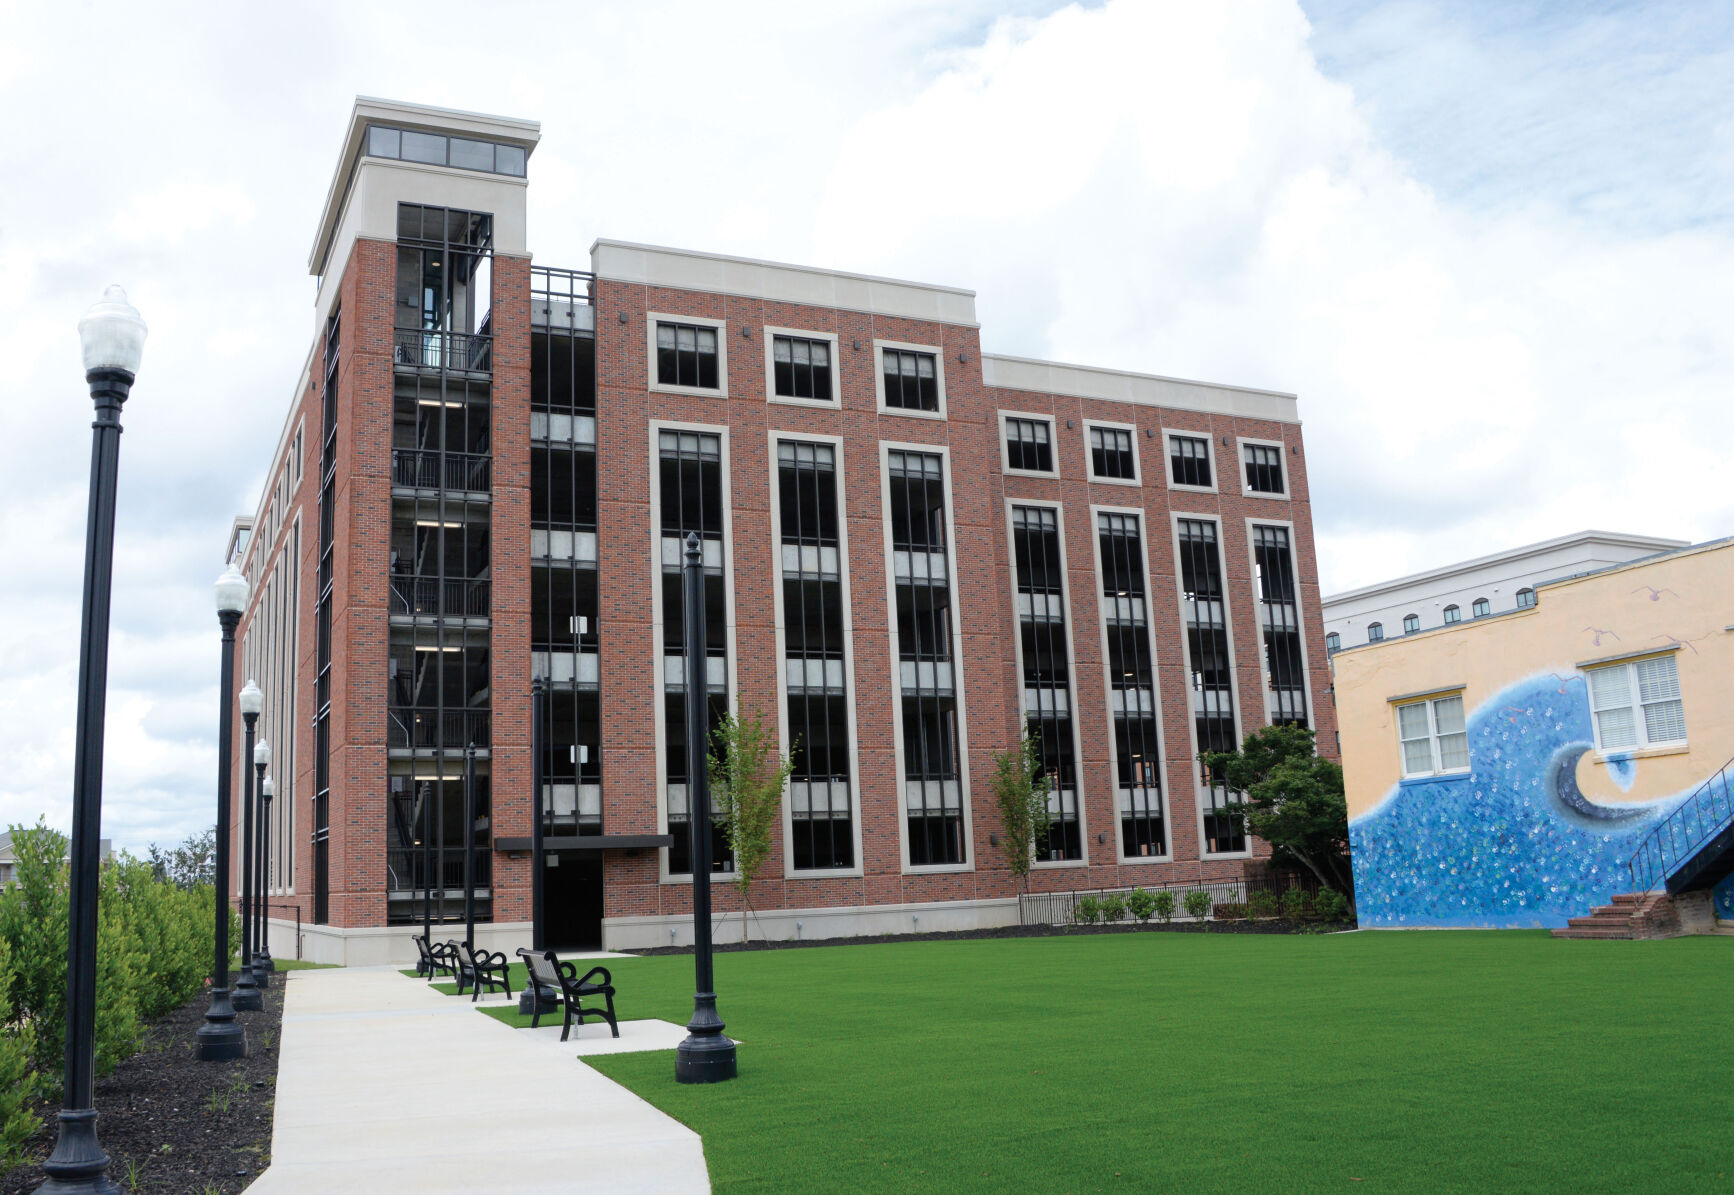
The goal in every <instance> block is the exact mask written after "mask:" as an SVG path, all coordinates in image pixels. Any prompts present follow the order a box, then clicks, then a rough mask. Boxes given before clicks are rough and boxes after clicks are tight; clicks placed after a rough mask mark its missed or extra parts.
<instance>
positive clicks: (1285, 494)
mask: <svg viewBox="0 0 1734 1195" xmlns="http://www.w3.org/2000/svg"><path fill="white" fill-rule="evenodd" d="M1248 444H1257V445H1260V446H1262V447H1265V448H1274V449H1276V459H1277V460H1279V461H1281V462H1282V493H1280V494H1272V493H1268V492H1266V491H1264V490H1255V489H1253V488H1252V487H1251V486H1249V485H1247V484H1246V446H1247V445H1248ZM1288 458H1289V450H1288V445H1287V444H1284V443H1283V442H1282V441H1281V440H1260V439H1258V438H1256V437H1254V436H1236V437H1235V438H1234V464H1235V468H1236V469H1238V470H1240V492H1241V495H1242V496H1243V497H1247V498H1274V499H1276V500H1277V501H1278V502H1287V501H1288V500H1289V497H1290V495H1291V494H1292V492H1293V490H1294V487H1293V486H1292V485H1290V484H1289V474H1290V473H1291V472H1293V470H1292V469H1290V468H1289V463H1288Z"/></svg>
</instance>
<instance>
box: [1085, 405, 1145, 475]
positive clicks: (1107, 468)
mask: <svg viewBox="0 0 1734 1195" xmlns="http://www.w3.org/2000/svg"><path fill="white" fill-rule="evenodd" d="M1084 435H1085V438H1086V439H1087V440H1088V442H1089V450H1090V455H1089V462H1090V474H1089V476H1090V480H1091V481H1101V482H1110V483H1112V484H1114V485H1138V484H1140V481H1139V477H1138V429H1137V428H1135V427H1133V426H1132V425H1131V424H1130V423H1097V422H1095V421H1094V420H1085V421H1084Z"/></svg>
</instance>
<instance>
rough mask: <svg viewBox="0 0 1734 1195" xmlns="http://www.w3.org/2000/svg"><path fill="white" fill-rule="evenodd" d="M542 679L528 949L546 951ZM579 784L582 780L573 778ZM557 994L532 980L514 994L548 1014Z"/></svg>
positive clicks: (535, 727) (533, 720)
mask: <svg viewBox="0 0 1734 1195" xmlns="http://www.w3.org/2000/svg"><path fill="white" fill-rule="evenodd" d="M543 692H544V689H543V685H542V678H541V677H539V676H537V677H532V678H531V680H530V791H531V792H533V793H535V794H536V795H535V796H534V797H533V798H532V799H531V801H530V809H531V811H532V813H531V819H532V820H531V822H530V949H531V950H546V949H547V948H548V943H547V931H546V928H545V927H546V925H547V912H548V910H547V899H548V897H547V880H548V873H547V871H546V870H544V869H545V868H546V867H547V865H548V864H547V860H546V858H545V857H544V854H543V852H544V849H545V848H544V846H543V843H542V834H543V829H542V822H543V819H544V818H545V817H546V815H547V809H546V808H545V806H544V805H543V802H542V793H543V767H542V765H543V760H542V752H543V751H545V750H547V747H546V744H547V742H548V739H547V728H546V726H545V724H544V723H543V720H542V708H543V704H544V698H543ZM574 779H575V780H578V781H582V779H583V777H575V778H574ZM559 997H560V993H559V992H557V991H555V990H554V989H553V988H550V987H545V986H543V985H542V984H538V983H537V982H536V981H535V979H534V977H531V978H530V979H527V980H526V981H525V983H524V990H523V991H522V992H520V993H518V1011H519V1012H521V1013H534V1012H537V1011H540V1012H544V1013H549V1012H553V1011H555V1010H556V1009H558V1008H559V1007H560V1004H559Z"/></svg>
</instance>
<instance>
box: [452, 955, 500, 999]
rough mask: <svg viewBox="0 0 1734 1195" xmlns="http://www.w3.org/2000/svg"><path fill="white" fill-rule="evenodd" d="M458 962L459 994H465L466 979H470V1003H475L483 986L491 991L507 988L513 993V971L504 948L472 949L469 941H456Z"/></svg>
mask: <svg viewBox="0 0 1734 1195" xmlns="http://www.w3.org/2000/svg"><path fill="white" fill-rule="evenodd" d="M452 945H453V946H454V947H455V948H456V951H457V963H458V995H460V996H461V995H463V994H464V986H465V984H464V980H465V978H466V977H467V978H468V980H469V985H468V986H469V989H470V1003H471V1004H474V1003H475V1002H476V999H477V997H479V996H480V995H481V994H482V988H483V987H486V988H487V989H488V991H489V992H492V991H493V990H494V989H495V988H504V989H506V995H508V996H510V995H511V994H512V973H511V970H510V969H509V968H510V964H509V963H507V961H506V952H505V951H503V950H495V951H487V950H471V949H470V947H469V944H468V943H467V942H454V943H452Z"/></svg>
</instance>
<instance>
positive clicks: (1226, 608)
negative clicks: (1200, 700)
mask: <svg viewBox="0 0 1734 1195" xmlns="http://www.w3.org/2000/svg"><path fill="white" fill-rule="evenodd" d="M1181 519H1190V520H1192V521H1194V522H1200V523H1214V524H1215V525H1216V567H1217V570H1218V571H1219V572H1220V573H1221V574H1222V628H1223V641H1224V643H1225V644H1226V645H1227V648H1228V709H1229V713H1230V714H1232V715H1233V717H1234V741H1235V742H1236V743H1242V742H1245V741H1246V729H1245V726H1244V725H1243V724H1242V721H1241V708H1240V707H1241V705H1242V704H1243V701H1242V698H1243V694H1242V693H1241V691H1240V665H1239V659H1240V657H1239V656H1238V655H1237V654H1236V652H1235V650H1234V605H1233V603H1232V602H1231V601H1230V596H1231V595H1230V590H1229V585H1228V553H1227V551H1226V548H1227V544H1226V543H1224V537H1223V533H1222V518H1221V516H1220V515H1213V514H1188V513H1186V512H1184V511H1178V510H1176V511H1170V512H1169V515H1168V522H1169V534H1170V535H1171V536H1172V540H1171V542H1170V551H1172V552H1173V553H1174V599H1175V602H1176V603H1177V608H1178V609H1179V610H1180V618H1181V624H1180V641H1181V644H1182V646H1181V653H1180V658H1181V659H1182V660H1183V661H1184V662H1185V667H1186V677H1187V684H1186V686H1185V688H1186V692H1187V693H1188V694H1190V693H1191V692H1192V685H1191V676H1192V673H1193V671H1194V669H1193V667H1192V659H1191V652H1190V650H1189V649H1188V648H1187V647H1186V646H1185V645H1186V642H1187V635H1186V581H1185V576H1184V570H1183V569H1182V568H1181V566H1180V520H1181ZM1186 737H1187V739H1188V741H1189V742H1190V743H1191V746H1192V751H1191V754H1190V755H1188V756H1187V758H1188V759H1189V760H1191V761H1192V764H1191V773H1192V805H1193V817H1194V820H1195V822H1196V826H1195V829H1196V831H1197V834H1198V858H1199V859H1200V860H1205V859H1250V858H1252V842H1253V839H1252V831H1250V830H1248V831H1247V834H1246V849H1245V850H1244V851H1225V852H1221V853H1218V852H1215V851H1207V850H1206V849H1205V838H1204V807H1205V805H1204V803H1205V797H1206V794H1207V792H1208V790H1207V789H1206V788H1205V787H1204V779H1203V769H1202V767H1201V766H1200V765H1199V764H1198V752H1199V750H1200V748H1199V745H1198V717H1197V714H1196V712H1195V711H1194V710H1193V709H1192V708H1191V705H1190V701H1189V703H1188V706H1187V710H1186Z"/></svg>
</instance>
